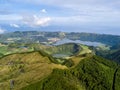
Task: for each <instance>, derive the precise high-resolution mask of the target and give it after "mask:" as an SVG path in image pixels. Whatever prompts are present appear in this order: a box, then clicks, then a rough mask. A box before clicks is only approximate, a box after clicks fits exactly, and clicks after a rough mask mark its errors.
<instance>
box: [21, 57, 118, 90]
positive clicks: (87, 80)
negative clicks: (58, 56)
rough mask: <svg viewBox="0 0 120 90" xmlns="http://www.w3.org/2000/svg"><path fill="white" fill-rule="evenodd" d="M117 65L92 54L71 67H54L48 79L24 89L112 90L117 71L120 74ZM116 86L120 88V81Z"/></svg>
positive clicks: (23, 89)
mask: <svg viewBox="0 0 120 90" xmlns="http://www.w3.org/2000/svg"><path fill="white" fill-rule="evenodd" d="M117 67H118V65H117V64H116V63H114V62H111V61H108V60H105V59H104V58H101V57H98V56H91V57H87V58H85V59H83V60H81V61H80V62H79V64H78V65H77V66H75V67H73V68H71V69H66V70H60V69H54V70H53V72H52V74H51V75H49V76H48V77H47V78H46V79H43V80H42V81H39V82H37V83H34V84H31V85H28V86H26V87H24V88H22V90H112V88H113V87H112V86H113V81H114V75H115V73H118V74H117V75H120V72H116V68H117ZM116 78H118V79H119V77H116ZM114 88H119V82H117V81H116V83H115V86H114ZM116 90H118V89H116Z"/></svg>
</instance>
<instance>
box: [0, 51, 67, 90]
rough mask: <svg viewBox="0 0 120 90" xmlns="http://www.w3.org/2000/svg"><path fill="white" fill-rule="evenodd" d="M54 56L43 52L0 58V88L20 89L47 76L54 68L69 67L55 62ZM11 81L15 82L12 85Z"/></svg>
mask: <svg viewBox="0 0 120 90" xmlns="http://www.w3.org/2000/svg"><path fill="white" fill-rule="evenodd" d="M53 62H54V58H52V57H50V56H49V55H47V54H45V53H43V52H29V53H16V54H11V55H7V56H4V57H2V58H1V59H0V90H9V89H10V87H11V88H14V90H17V89H20V88H22V87H25V86H26V85H29V84H31V83H34V82H36V81H39V80H42V79H43V78H45V77H47V76H48V75H49V74H50V73H51V72H52V70H53V69H54V68H60V69H67V67H66V66H64V65H60V64H55V63H53ZM11 82H14V84H12V85H11Z"/></svg>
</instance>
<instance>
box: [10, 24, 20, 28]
mask: <svg viewBox="0 0 120 90" xmlns="http://www.w3.org/2000/svg"><path fill="white" fill-rule="evenodd" d="M10 26H11V27H15V28H19V27H20V26H19V25H17V24H10Z"/></svg>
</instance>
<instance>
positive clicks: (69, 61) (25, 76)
mask: <svg viewBox="0 0 120 90" xmlns="http://www.w3.org/2000/svg"><path fill="white" fill-rule="evenodd" d="M71 34H73V36H71ZM74 34H75V35H74ZM25 35H26V36H25ZM79 35H80V36H79ZM86 35H87V36H86ZM91 35H93V37H94V36H95V35H96V34H89V33H88V34H87V33H79V34H77V33H63V32H52V33H51V32H36V31H28V32H20V31H19V32H18V31H17V32H13V33H9V34H8V35H6V34H1V38H0V77H1V78H0V90H56V89H57V90H67V89H68V90H119V88H120V86H119V84H120V83H119V80H120V65H119V59H120V58H119V50H120V49H119V44H118V42H116V40H114V39H113V40H112V42H111V41H110V42H109V41H106V42H103V41H101V39H100V40H99V41H98V40H93V39H90V37H91ZM46 36H47V38H46ZM89 36H90V37H89ZM104 36H105V38H106V37H107V39H111V37H113V38H118V36H112V35H97V36H96V38H97V37H102V38H103V39H105V38H104ZM78 37H86V39H85V38H84V40H83V41H80V40H81V39H79V38H78ZM87 37H89V39H88V38H87ZM24 38H25V39H24ZM67 38H68V39H67ZM70 39H71V40H70ZM38 40H39V41H38ZM86 40H88V41H86ZM113 42H116V43H114V44H115V45H113ZM103 43H104V44H103Z"/></svg>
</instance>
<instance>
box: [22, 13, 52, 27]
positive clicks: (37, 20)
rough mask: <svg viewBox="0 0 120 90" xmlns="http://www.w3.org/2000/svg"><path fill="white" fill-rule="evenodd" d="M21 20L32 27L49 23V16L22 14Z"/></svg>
mask: <svg viewBox="0 0 120 90" xmlns="http://www.w3.org/2000/svg"><path fill="white" fill-rule="evenodd" d="M22 21H23V22H24V23H25V24H27V25H29V26H32V27H35V26H47V25H49V22H50V21H51V18H50V17H38V16H36V15H32V16H30V15H28V16H23V19H22Z"/></svg>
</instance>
